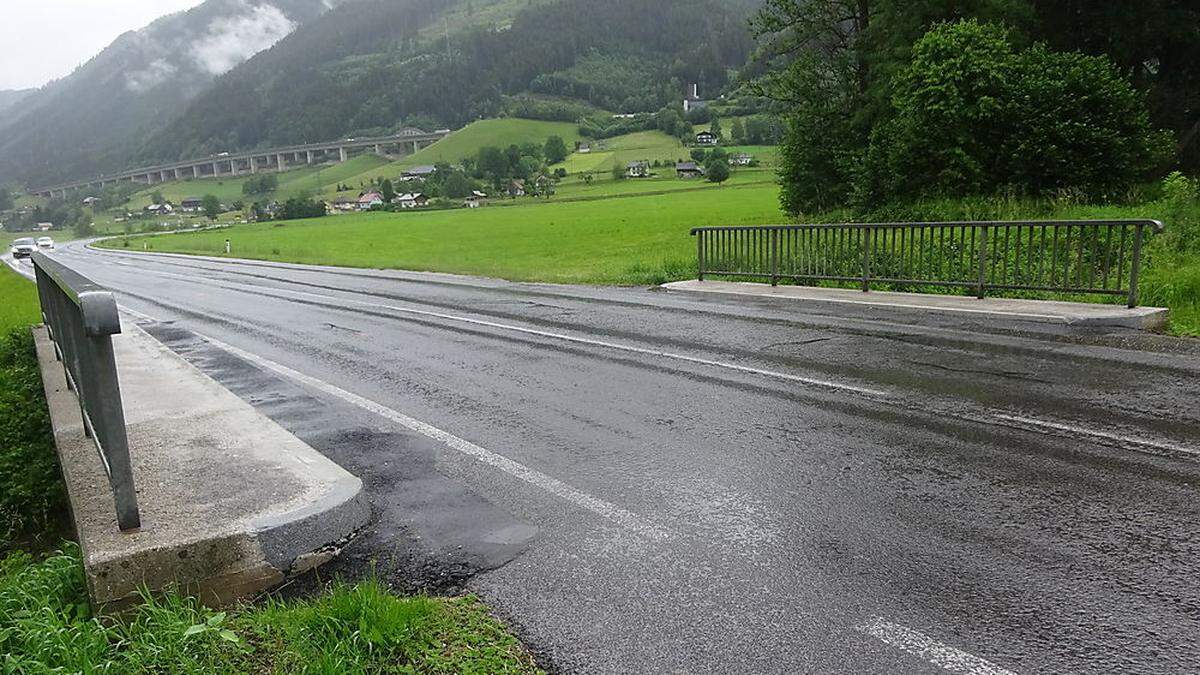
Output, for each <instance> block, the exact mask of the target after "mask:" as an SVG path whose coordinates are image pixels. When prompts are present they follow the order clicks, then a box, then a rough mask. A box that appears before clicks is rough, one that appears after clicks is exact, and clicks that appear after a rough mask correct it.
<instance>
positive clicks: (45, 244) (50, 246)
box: [37, 237, 54, 251]
mask: <svg viewBox="0 0 1200 675" xmlns="http://www.w3.org/2000/svg"><path fill="white" fill-rule="evenodd" d="M37 246H38V248H40V249H45V250H47V251H53V250H54V240H53V239H51V238H50V237H38V240H37Z"/></svg>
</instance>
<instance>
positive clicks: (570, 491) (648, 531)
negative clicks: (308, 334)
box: [121, 306, 668, 539]
mask: <svg viewBox="0 0 1200 675" xmlns="http://www.w3.org/2000/svg"><path fill="white" fill-rule="evenodd" d="M121 309H122V310H123V311H126V312H128V313H129V314H132V315H134V316H140V317H142V318H144V319H148V320H151V321H154V320H155V319H154V318H153V317H151V316H149V315H146V314H142V313H141V312H138V311H136V310H132V309H129V308H127V307H124V306H122V308H121ZM197 335H199V337H201V338H203V339H204V340H206V341H208V342H209V343H210V344H212V345H213V346H215V347H218V348H220V349H223V350H225V351H227V352H229V353H231V354H234V355H235V356H238V357H241V358H242V359H245V360H246V361H249V362H250V363H253V364H255V365H257V366H259V367H261V368H265V369H267V370H271V371H274V372H276V373H278V374H280V375H283V376H284V377H287V378H290V379H292V380H295V381H297V382H300V383H301V384H304V385H306V386H308V387H311V388H313V389H316V390H317V391H320V392H323V393H325V394H328V395H330V396H333V397H334V398H338V399H341V400H343V401H345V402H347V403H350V404H352V405H355V406H357V407H359V408H362V409H363V410H366V411H368V412H371V413H374V414H376V415H378V416H380V417H383V418H384V419H387V420H389V421H391V422H394V423H396V424H398V425H400V426H402V427H404V428H406V429H410V430H412V431H415V432H417V433H419V434H421V435H422V436H425V437H427V438H430V439H433V440H435V441H438V442H439V443H443V444H445V445H446V446H448V447H450V448H453V449H454V450H457V451H459V452H461V453H463V454H465V455H467V456H469V457H471V458H473V459H475V460H477V461H479V462H482V463H484V464H486V465H488V466H491V467H493V468H495V469H498V470H500V471H503V472H504V473H507V474H509V475H511V476H514V477H516V478H519V479H520V480H522V481H525V482H526V483H528V484H530V485H533V486H534V487H537V488H540V489H542V490H545V491H546V492H549V493H551V494H553V495H556V496H558V497H560V498H562V499H565V500H567V501H569V502H571V503H573V504H575V505H576V506H579V507H581V508H583V509H586V510H588V511H591V512H592V513H595V514H597V515H599V516H602V517H604V518H606V519H608V520H610V521H613V522H615V523H617V524H619V525H621V526H622V527H624V528H625V529H627V530H630V531H632V532H635V533H637V534H640V535H642V536H646V537H649V538H655V539H661V538H664V537H666V536H667V535H668V532H667V530H666V529H664V528H662V527H660V526H658V525H655V524H652V523H650V522H647V521H646V520H645V519H643V518H642V517H641V516H639V515H637V514H635V513H632V512H631V511H628V510H626V509H623V508H621V507H619V506H617V505H616V504H613V503H611V502H608V501H605V500H603V499H600V498H598V497H593V496H592V495H589V494H587V493H585V492H582V491H580V490H578V489H576V488H574V487H571V486H570V485H568V484H567V483H564V482H563V481H561V480H559V479H557V478H554V477H552V476H548V475H546V474H544V473H542V472H541V471H538V470H537V469H532V468H530V467H528V466H525V465H524V464H521V463H520V462H516V461H513V460H511V459H509V458H507V457H505V456H504V455H501V454H498V453H495V452H492V451H491V450H488V449H486V448H483V447H480V446H478V445H476V444H474V443H472V442H470V441H468V440H465V439H462V438H459V437H458V436H455V435H454V434H451V433H450V432H448V431H443V430H441V429H439V428H437V427H435V426H433V425H431V424H426V423H425V422H422V421H420V420H417V419H414V418H412V417H409V416H408V415H405V414H403V413H401V412H399V411H396V410H393V409H391V408H389V407H387V406H384V405H382V404H379V403H376V402H375V401H372V400H370V399H368V398H365V397H362V396H359V395H358V394H355V393H353V392H350V391H346V390H345V389H342V388H341V387H338V386H336V385H333V384H330V383H328V382H325V381H324V380H319V379H317V378H315V377H312V376H309V375H305V374H304V373H301V372H299V371H297V370H293V369H292V368H289V367H287V366H285V365H283V364H280V363H276V362H274V361H272V360H270V359H267V358H264V357H261V356H259V355H257V354H252V353H250V352H247V351H244V350H242V349H238V348H237V347H234V346H233V345H229V344H226V343H224V342H221V341H220V340H217V339H214V338H211V337H208V336H205V335H200V334H199V333H197Z"/></svg>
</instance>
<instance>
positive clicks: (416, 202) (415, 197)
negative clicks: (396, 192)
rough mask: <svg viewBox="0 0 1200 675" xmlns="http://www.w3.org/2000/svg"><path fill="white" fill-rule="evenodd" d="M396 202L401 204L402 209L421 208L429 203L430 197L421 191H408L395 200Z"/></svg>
mask: <svg viewBox="0 0 1200 675" xmlns="http://www.w3.org/2000/svg"><path fill="white" fill-rule="evenodd" d="M392 203H394V204H399V205H400V208H402V209H419V208H421V207H422V206H425V205H427V204H428V203H429V198H428V197H426V196H425V195H423V194H421V193H420V192H406V193H404V194H402V195H400V196H398V197H396V199H395V200H393V202H392Z"/></svg>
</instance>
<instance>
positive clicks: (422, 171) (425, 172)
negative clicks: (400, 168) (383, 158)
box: [400, 164, 437, 180]
mask: <svg viewBox="0 0 1200 675" xmlns="http://www.w3.org/2000/svg"><path fill="white" fill-rule="evenodd" d="M435 171H437V167H435V166H433V165H432V164H425V165H422V166H414V167H412V168H411V169H405V170H404V173H402V174H400V180H424V179H426V178H429V177H430V176H432V175H433V174H434V172H435Z"/></svg>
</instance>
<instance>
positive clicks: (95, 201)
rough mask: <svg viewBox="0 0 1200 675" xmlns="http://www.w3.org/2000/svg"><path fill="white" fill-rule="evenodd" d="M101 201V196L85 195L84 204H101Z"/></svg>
mask: <svg viewBox="0 0 1200 675" xmlns="http://www.w3.org/2000/svg"><path fill="white" fill-rule="evenodd" d="M99 203H100V198H99V197H84V198H83V205H84V206H95V205H96V204H99Z"/></svg>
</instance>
